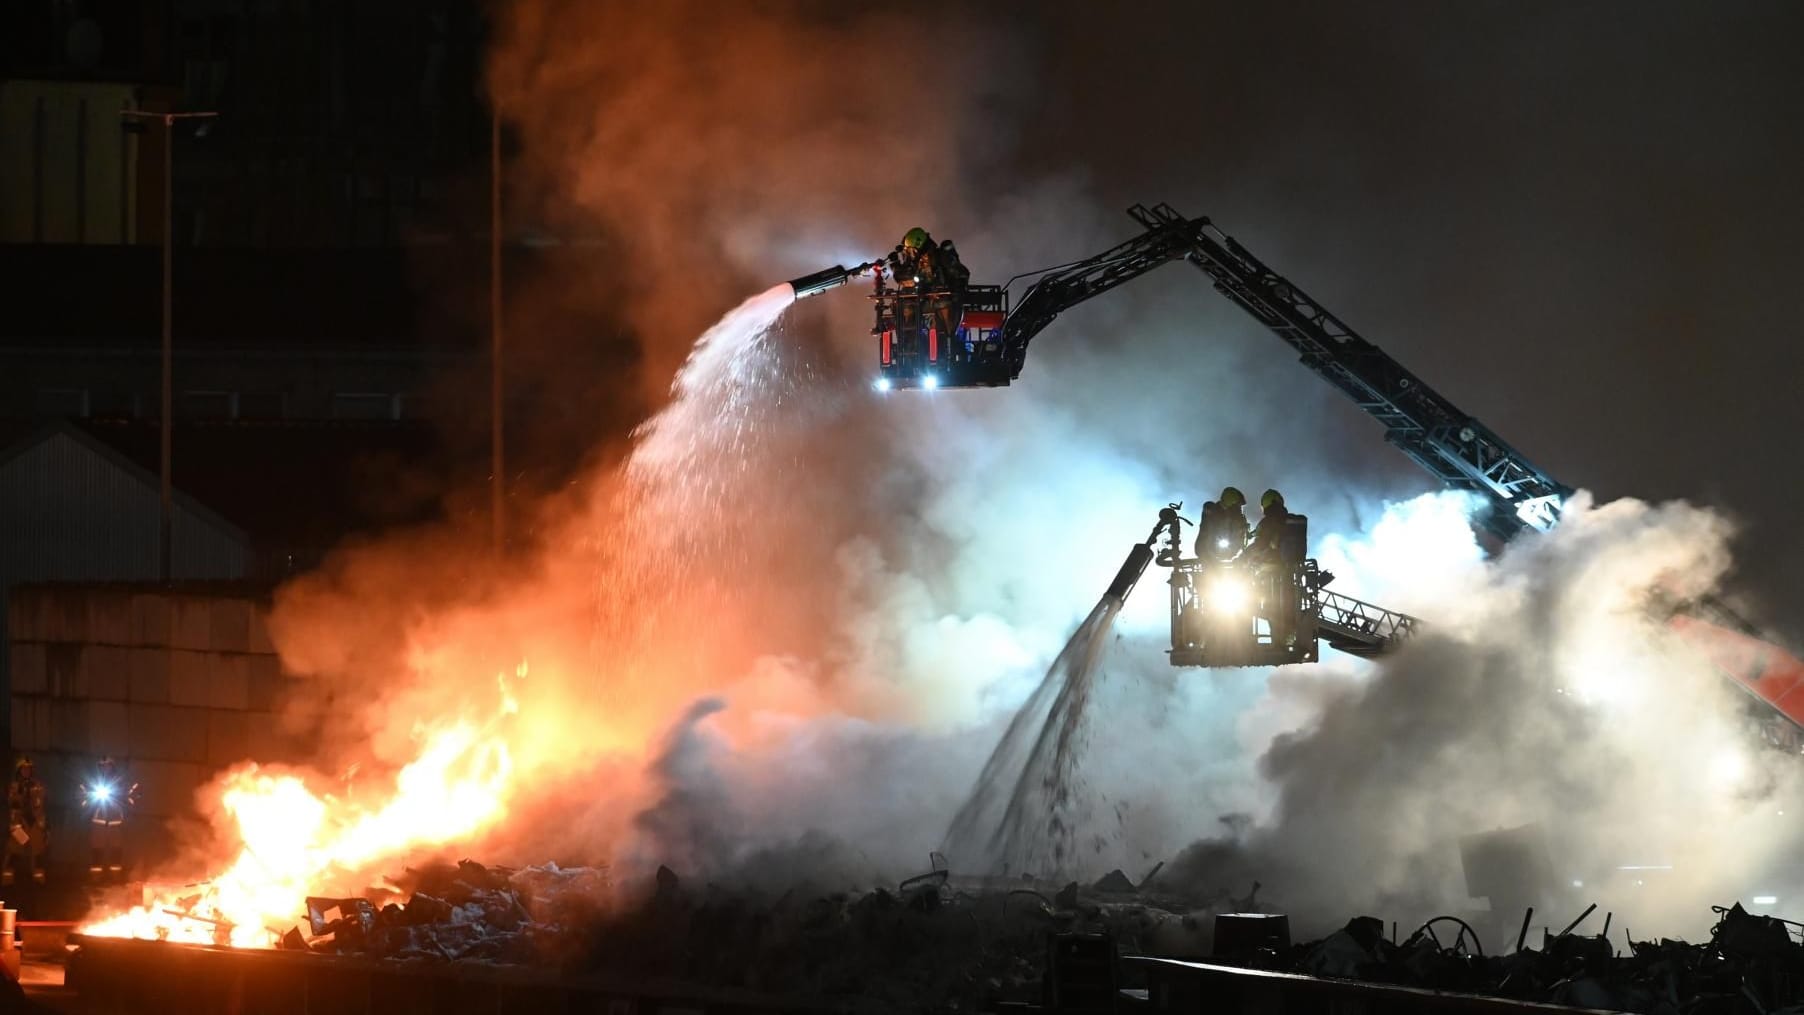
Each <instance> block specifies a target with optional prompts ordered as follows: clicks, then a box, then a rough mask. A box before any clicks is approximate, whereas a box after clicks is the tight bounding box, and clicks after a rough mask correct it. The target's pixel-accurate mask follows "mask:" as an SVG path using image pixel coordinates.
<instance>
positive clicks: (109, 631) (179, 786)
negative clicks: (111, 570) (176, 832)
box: [7, 584, 301, 863]
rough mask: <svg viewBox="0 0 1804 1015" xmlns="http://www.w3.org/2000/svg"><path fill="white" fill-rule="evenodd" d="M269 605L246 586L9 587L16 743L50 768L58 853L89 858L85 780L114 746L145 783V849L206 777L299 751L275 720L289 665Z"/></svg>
mask: <svg viewBox="0 0 1804 1015" xmlns="http://www.w3.org/2000/svg"><path fill="white" fill-rule="evenodd" d="M265 613H266V606H265V604H263V603H261V602H260V601H258V600H257V599H255V598H253V597H251V596H249V595H246V594H239V593H232V592H218V591H199V590H188V591H184V590H182V589H181V588H180V587H177V588H175V589H161V588H147V587H141V586H120V585H78V584H55V585H28V586H21V587H18V588H15V589H13V590H12V594H11V596H10V598H9V602H8V606H7V630H8V635H9V638H10V642H11V644H10V646H9V652H10V660H11V670H12V731H11V732H12V744H13V749H14V751H15V752H16V753H20V754H29V755H30V756H31V757H32V759H33V761H34V762H36V764H37V769H38V774H39V776H40V778H43V779H45V781H46V787H47V789H48V791H49V794H50V796H51V798H52V799H51V821H52V827H51V849H52V853H53V854H61V856H60V857H58V859H60V860H62V861H63V862H68V863H72V862H74V861H75V860H76V859H79V860H80V861H81V862H83V863H85V858H86V854H85V849H86V838H85V834H86V832H85V829H84V828H82V827H81V814H80V806H79V804H80V801H79V787H80V785H81V782H82V780H83V779H85V778H86V777H87V776H88V775H89V773H91V772H92V771H93V768H94V765H95V763H96V762H98V761H99V759H100V758H101V757H102V756H104V755H109V754H110V755H112V756H114V757H115V758H118V759H119V760H120V761H121V762H122V763H123V764H124V766H125V770H126V772H127V774H128V775H129V776H130V777H131V778H132V779H133V780H135V781H136V782H138V783H140V784H141V789H140V792H139V806H138V811H137V816H138V820H137V821H136V823H135V824H136V828H135V829H133V835H132V837H133V839H134V840H135V841H134V846H135V848H136V850H137V853H138V855H139V856H140V857H143V858H145V859H151V858H154V857H155V856H157V855H159V854H161V853H162V852H163V851H164V847H166V846H167V845H168V843H167V842H166V839H167V833H166V825H167V819H169V818H174V817H178V816H183V815H190V814H192V813H194V793H195V791H196V790H198V789H199V788H200V787H202V786H204V785H205V784H206V783H208V782H209V781H211V780H212V779H213V777H214V776H216V775H217V774H218V773H219V772H221V771H222V770H224V769H226V768H228V767H230V766H232V765H235V764H237V763H239V762H241V761H246V760H254V761H259V762H280V761H289V760H295V759H296V758H297V757H298V756H299V754H300V751H299V750H298V748H299V747H300V746H301V745H297V744H295V743H292V742H290V741H289V740H288V739H287V738H286V737H284V736H283V735H282V732H281V726H280V724H279V723H278V721H277V715H278V711H279V709H280V707H281V705H282V701H283V698H284V694H285V692H286V688H287V686H288V684H289V681H290V680H291V678H290V677H288V676H287V675H286V674H285V673H284V672H283V671H282V667H281V662H280V660H279V659H278V658H277V656H276V654H275V647H274V645H272V644H271V642H270V639H269V632H268V630H267V628H266V627H265V624H264V618H265ZM9 771H10V770H9ZM59 826H61V827H60V828H59ZM59 831H60V832H61V833H62V834H60V835H59ZM62 844H73V845H74V846H75V851H76V852H80V854H81V855H80V857H74V856H71V855H70V854H71V851H70V850H66V849H59V848H58V847H59V845H62Z"/></svg>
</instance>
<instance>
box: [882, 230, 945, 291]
mask: <svg viewBox="0 0 1804 1015" xmlns="http://www.w3.org/2000/svg"><path fill="white" fill-rule="evenodd" d="M937 254H938V244H936V243H934V242H933V237H931V236H929V235H927V230H925V229H922V228H921V227H920V226H915V227H914V228H913V229H910V230H909V231H908V232H906V233H903V234H902V242H901V243H898V244H896V249H895V250H892V251H890V255H889V275H890V278H893V279H895V280H896V285H898V286H900V287H902V288H903V289H923V288H932V287H933V286H934V285H935V284H937V283H938V281H939V270H938V269H939V259H938V257H937Z"/></svg>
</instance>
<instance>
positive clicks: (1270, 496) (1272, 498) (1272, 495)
mask: <svg viewBox="0 0 1804 1015" xmlns="http://www.w3.org/2000/svg"><path fill="white" fill-rule="evenodd" d="M1273 504H1276V505H1278V506H1279V507H1283V506H1284V495H1283V494H1281V493H1279V492H1278V491H1276V490H1267V491H1265V492H1264V493H1262V494H1260V495H1259V506H1260V507H1261V508H1263V509H1265V510H1268V511H1269V510H1271V506H1272V505H1273Z"/></svg>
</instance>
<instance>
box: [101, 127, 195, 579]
mask: <svg viewBox="0 0 1804 1015" xmlns="http://www.w3.org/2000/svg"><path fill="white" fill-rule="evenodd" d="M119 115H120V116H123V117H125V118H126V119H128V120H158V121H161V122H162V124H163V397H162V410H163V413H162V426H161V428H160V433H159V435H158V436H159V437H160V438H161V441H160V444H161V446H160V447H159V448H158V459H159V462H160V467H159V470H158V471H159V472H160V473H161V478H160V481H159V486H160V490H159V497H160V501H161V505H162V510H161V514H160V516H159V518H158V523H157V575H158V577H159V578H160V579H161V580H162V581H163V582H165V583H167V582H168V581H169V580H170V577H171V575H172V570H173V569H172V568H171V566H170V533H171V530H172V529H173V527H174V525H173V521H174V515H175V508H174V493H173V488H172V486H171V484H170V481H169V448H170V439H169V431H170V428H171V426H172V422H171V420H172V418H173V413H172V412H171V403H172V402H173V401H174V375H175V369H174V360H175V338H174V311H173V303H174V298H173V293H174V284H173V276H172V274H171V267H170V262H171V256H170V255H171V254H172V252H173V248H174V245H175V175H174V174H175V130H174V127H175V122H176V121H177V120H198V119H206V118H208V117H214V116H218V115H219V114H218V113H214V112H193V113H153V112H145V111H142V110H136V109H122V110H120V111H119Z"/></svg>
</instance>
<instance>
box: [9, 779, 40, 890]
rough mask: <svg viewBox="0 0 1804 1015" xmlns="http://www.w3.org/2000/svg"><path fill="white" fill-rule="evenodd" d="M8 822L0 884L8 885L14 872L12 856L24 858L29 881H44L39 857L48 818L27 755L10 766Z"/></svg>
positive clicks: (36, 882) (37, 782)
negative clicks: (11, 769) (12, 767)
mask: <svg viewBox="0 0 1804 1015" xmlns="http://www.w3.org/2000/svg"><path fill="white" fill-rule="evenodd" d="M6 805H7V811H8V818H9V820H8V822H7V830H6V858H5V861H4V865H3V866H0V884H7V885H10V884H12V883H13V878H14V876H15V872H14V870H13V868H14V865H15V864H14V857H21V856H22V857H24V858H25V875H26V876H27V877H29V878H30V879H31V881H32V883H33V884H39V885H41V884H43V883H44V869H43V868H42V867H40V866H39V863H40V858H41V857H42V856H43V854H44V850H45V849H46V848H47V847H48V845H49V832H48V828H49V819H48V812H47V811H46V809H45V801H44V784H43V783H42V782H40V781H39V780H38V777H37V769H36V768H35V767H34V766H33V765H32V763H31V759H30V758H20V759H19V763H18V765H17V766H15V767H14V769H13V781H12V783H11V784H10V785H8V786H7V789H6Z"/></svg>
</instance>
